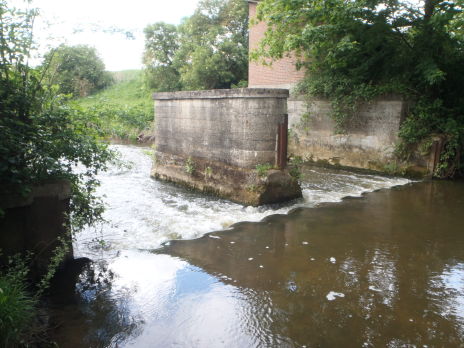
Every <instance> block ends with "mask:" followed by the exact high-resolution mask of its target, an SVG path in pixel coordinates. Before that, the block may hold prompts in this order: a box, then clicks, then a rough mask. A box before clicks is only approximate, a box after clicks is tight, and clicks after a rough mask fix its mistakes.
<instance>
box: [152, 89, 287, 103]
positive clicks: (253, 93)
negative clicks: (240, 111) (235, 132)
mask: <svg viewBox="0 0 464 348" xmlns="http://www.w3.org/2000/svg"><path fill="white" fill-rule="evenodd" d="M288 96H289V92H288V90H287V89H271V88H236V89H213V90H208V91H179V92H159V93H154V94H153V99H154V100H177V99H226V98H227V99H228V98H288Z"/></svg>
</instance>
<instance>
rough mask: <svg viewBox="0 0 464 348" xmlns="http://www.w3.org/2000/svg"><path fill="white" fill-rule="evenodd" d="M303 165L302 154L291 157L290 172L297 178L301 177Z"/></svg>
mask: <svg viewBox="0 0 464 348" xmlns="http://www.w3.org/2000/svg"><path fill="white" fill-rule="evenodd" d="M302 165H303V159H302V158H301V157H300V156H295V157H292V158H291V159H290V163H289V167H288V173H289V174H290V176H292V177H294V178H295V179H296V180H300V179H301V175H302V173H301V166H302Z"/></svg>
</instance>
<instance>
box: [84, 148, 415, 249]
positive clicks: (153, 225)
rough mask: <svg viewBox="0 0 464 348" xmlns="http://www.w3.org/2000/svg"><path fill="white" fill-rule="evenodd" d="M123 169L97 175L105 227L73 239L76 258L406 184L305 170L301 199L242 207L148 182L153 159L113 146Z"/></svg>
mask: <svg viewBox="0 0 464 348" xmlns="http://www.w3.org/2000/svg"><path fill="white" fill-rule="evenodd" d="M114 148H115V149H116V150H118V151H119V152H120V153H121V156H122V160H123V161H124V162H125V163H127V164H129V165H128V166H125V167H122V168H120V167H115V166H114V167H112V168H110V169H109V170H108V171H107V172H105V173H103V174H101V175H100V177H99V178H100V180H101V182H102V185H101V187H100V188H99V190H98V192H97V193H98V194H99V195H102V196H104V197H105V199H104V200H105V202H106V204H107V211H106V213H105V218H106V220H107V221H109V223H108V224H105V225H102V226H99V227H98V228H97V229H94V228H92V229H88V230H86V231H84V232H82V233H81V234H79V235H78V236H77V240H76V243H75V254H76V255H78V256H88V257H90V258H95V257H99V252H97V251H96V250H99V248H100V247H101V243H99V241H100V240H103V241H104V243H105V246H106V249H107V250H113V251H117V250H130V249H155V248H158V247H159V246H160V245H161V244H162V243H164V242H166V241H168V240H171V239H192V238H198V237H200V236H202V235H203V234H205V233H207V232H211V231H217V230H223V229H226V228H228V227H229V226H231V225H232V224H234V223H237V222H241V221H260V220H262V219H263V218H264V217H266V216H268V215H271V214H286V213H288V212H289V211H290V210H291V209H294V208H297V207H314V206H316V205H318V204H320V203H324V202H339V201H341V200H342V198H343V197H346V196H354V197H359V196H361V195H362V194H363V193H365V192H370V191H375V190H378V189H383V188H390V187H392V186H396V185H404V184H406V183H408V182H409V181H408V180H407V179H402V178H388V177H383V176H375V175H363V174H353V173H349V172H345V171H334V170H328V169H323V168H317V169H306V170H304V171H303V179H302V181H303V183H302V188H303V199H302V200H299V201H297V202H292V203H291V204H285V205H280V206H272V207H270V206H263V207H257V208H255V207H244V206H242V205H239V204H235V203H232V202H230V201H226V200H222V199H219V198H216V197H211V196H205V195H202V194H199V193H196V192H193V191H189V190H186V189H184V188H181V187H177V186H175V185H172V184H169V183H165V182H161V181H157V180H154V179H152V178H150V176H149V174H150V169H151V165H152V159H151V157H150V155H149V154H148V151H147V150H146V149H143V148H140V147H135V146H125V145H115V146H114Z"/></svg>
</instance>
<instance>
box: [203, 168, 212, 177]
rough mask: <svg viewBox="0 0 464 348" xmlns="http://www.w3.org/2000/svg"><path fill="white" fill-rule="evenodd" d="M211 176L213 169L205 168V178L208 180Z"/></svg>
mask: <svg viewBox="0 0 464 348" xmlns="http://www.w3.org/2000/svg"><path fill="white" fill-rule="evenodd" d="M212 176H213V169H212V168H211V167H206V168H205V178H207V179H209V178H211V177H212Z"/></svg>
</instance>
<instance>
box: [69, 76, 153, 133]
mask: <svg viewBox="0 0 464 348" xmlns="http://www.w3.org/2000/svg"><path fill="white" fill-rule="evenodd" d="M112 75H113V79H114V80H115V81H116V82H115V84H113V85H111V86H110V87H108V88H107V89H105V90H103V91H101V92H98V93H97V94H94V95H92V96H89V97H86V98H82V99H79V100H77V103H78V104H79V105H80V106H82V107H83V109H84V110H85V112H86V113H88V115H92V117H93V118H95V119H98V120H100V122H99V124H100V127H101V128H100V129H101V131H102V133H103V134H104V136H105V137H107V138H117V139H125V140H131V141H135V140H136V138H137V136H138V135H139V134H140V133H141V132H142V131H143V130H145V129H147V128H149V127H150V125H151V123H152V121H153V100H152V99H151V93H150V92H149V90H148V89H147V88H146V87H145V86H144V82H143V75H142V72H141V71H140V70H129V71H121V72H115V73H112Z"/></svg>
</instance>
